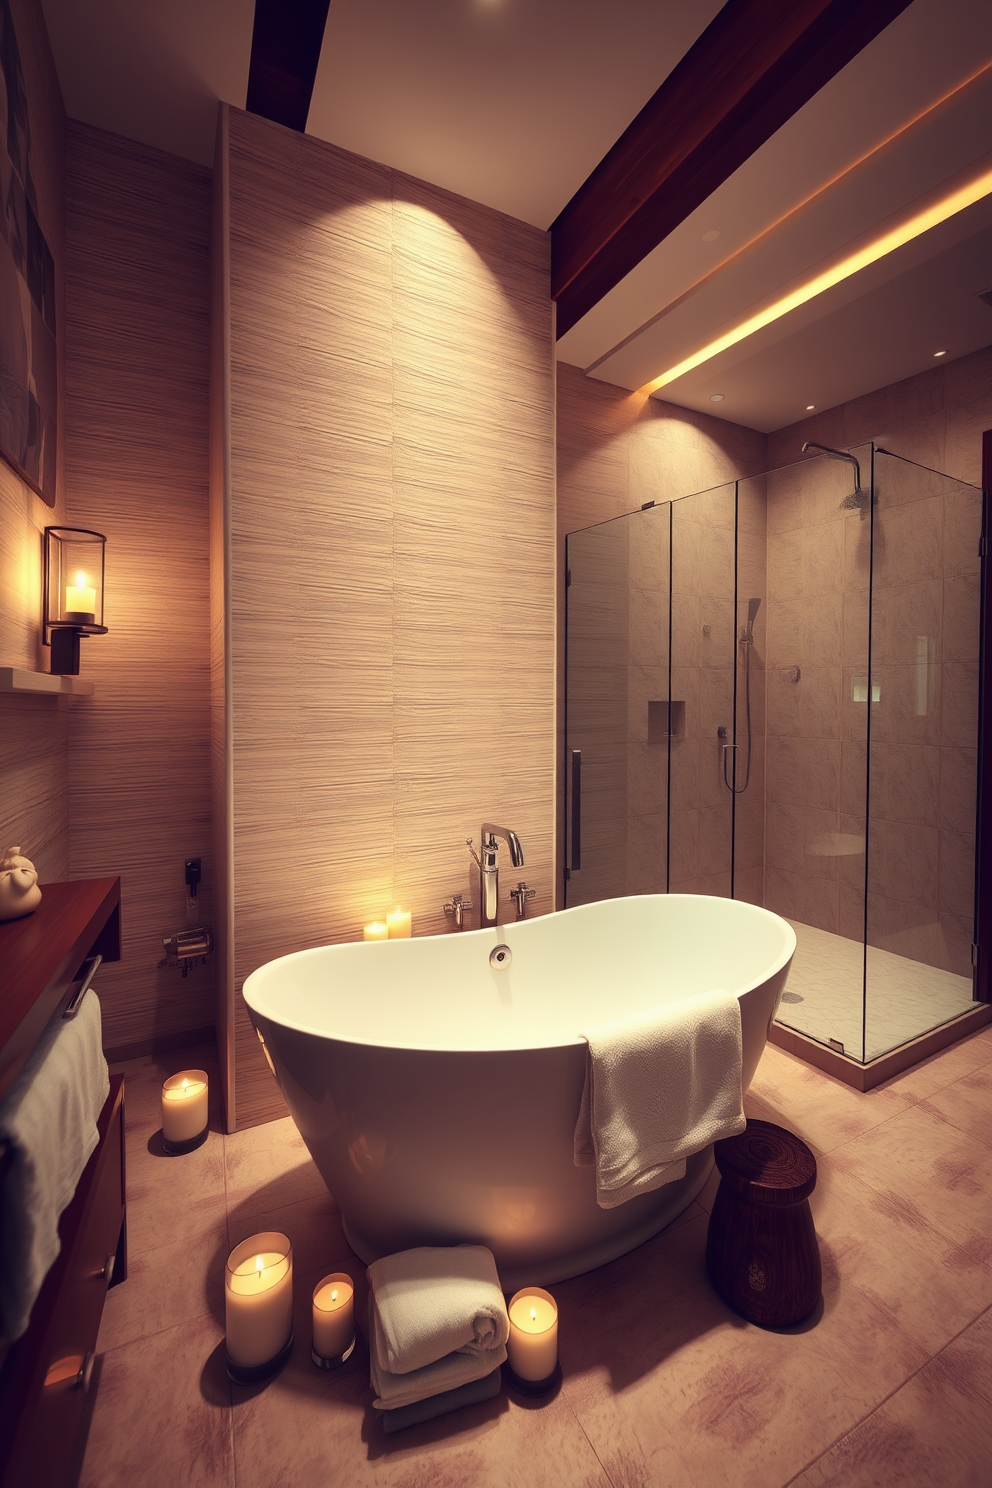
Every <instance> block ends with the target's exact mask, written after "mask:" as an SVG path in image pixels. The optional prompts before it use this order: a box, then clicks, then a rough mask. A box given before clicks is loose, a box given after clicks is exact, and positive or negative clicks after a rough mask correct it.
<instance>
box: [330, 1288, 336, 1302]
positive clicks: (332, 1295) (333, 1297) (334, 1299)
mask: <svg viewBox="0 0 992 1488" xmlns="http://www.w3.org/2000/svg"><path fill="white" fill-rule="evenodd" d="M337 1300H338V1289H337V1287H333V1288H332V1289H331V1301H332V1302H336V1301H337Z"/></svg>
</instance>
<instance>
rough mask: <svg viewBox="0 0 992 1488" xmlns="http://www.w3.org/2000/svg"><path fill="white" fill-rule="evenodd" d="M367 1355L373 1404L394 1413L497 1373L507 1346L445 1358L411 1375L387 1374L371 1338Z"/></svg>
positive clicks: (414, 1371) (387, 1371) (448, 1355)
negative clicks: (495, 1370) (374, 1396)
mask: <svg viewBox="0 0 992 1488" xmlns="http://www.w3.org/2000/svg"><path fill="white" fill-rule="evenodd" d="M369 1355H370V1377H371V1382H372V1388H373V1390H374V1391H375V1395H376V1398H375V1400H374V1401H373V1402H372V1403H373V1405H374V1406H375V1408H376V1410H396V1409H397V1407H399V1406H401V1405H413V1404H414V1402H415V1401H417V1400H429V1399H430V1398H431V1396H432V1395H440V1394H442V1393H444V1392H445V1391H448V1390H457V1389H458V1387H459V1386H460V1385H467V1384H470V1383H471V1381H472V1380H478V1379H483V1378H484V1377H485V1376H486V1375H488V1374H491V1373H492V1371H493V1370H494V1369H498V1368H499V1366H500V1365H501V1364H502V1363H503V1361H504V1360H505V1358H506V1345H505V1344H500V1345H499V1347H498V1348H493V1349H484V1350H483V1351H482V1352H481V1353H477V1354H463V1353H456V1354H445V1356H444V1358H443V1359H436V1360H435V1361H434V1363H433V1364H425V1365H424V1367H423V1368H422V1369H414V1370H413V1371H412V1372H411V1373H410V1374H390V1372H389V1370H388V1369H384V1368H383V1367H382V1364H381V1362H380V1360H379V1357H378V1352H377V1350H376V1347H375V1339H374V1336H373V1340H372V1346H371V1348H370V1349H369Z"/></svg>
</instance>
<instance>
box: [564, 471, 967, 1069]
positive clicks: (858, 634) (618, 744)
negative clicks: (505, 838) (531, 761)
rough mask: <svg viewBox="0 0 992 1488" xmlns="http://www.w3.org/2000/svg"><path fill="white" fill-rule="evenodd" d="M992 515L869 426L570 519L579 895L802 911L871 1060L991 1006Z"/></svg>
mask: <svg viewBox="0 0 992 1488" xmlns="http://www.w3.org/2000/svg"><path fill="white" fill-rule="evenodd" d="M983 517H984V498H983V493H982V492H981V491H980V490H978V489H976V488H975V487H972V486H968V485H965V484H963V483H962V482H960V481H957V480H954V479H952V478H951V477H949V476H946V475H942V474H941V473H939V472H937V471H933V470H928V469H925V468H924V467H922V466H920V465H916V464H914V463H912V462H911V461H908V460H905V459H902V458H900V457H899V456H897V455H894V454H891V453H889V452H887V451H884V450H881V449H878V448H876V447H874V446H871V445H866V446H863V447H861V448H855V449H853V450H851V451H848V452H836V451H835V452H829V451H828V452H822V453H817V454H815V455H814V454H813V453H812V449H811V457H810V458H807V459H805V460H803V461H802V462H800V463H798V464H796V465H791V466H787V467H785V468H783V469H780V470H774V471H770V472H768V473H766V474H764V475H761V476H757V477H753V478H750V479H746V480H739V481H734V482H731V483H729V484H727V485H724V486H720V487H717V488H715V489H713V490H709V491H703V492H700V493H697V494H695V495H691V496H685V497H682V498H680V499H677V500H658V501H656V502H655V504H653V505H651V506H649V507H648V508H646V509H642V510H640V511H636V512H633V513H631V514H629V515H627V516H623V517H618V518H616V519H614V520H612V521H609V522H604V523H601V524H599V525H597V526H594V527H589V528H586V529H584V530H582V531H578V532H573V533H571V534H569V536H568V539H567V545H566V554H567V556H566V565H567V576H566V582H567V587H566V604H567V611H566V614H567V626H566V696H565V744H566V749H565V766H566V768H565V784H566V803H565V804H566V810H565V823H566V840H565V862H566V870H565V875H566V877H565V903H566V905H573V904H582V903H587V902H589V901H590V900H594V899H602V898H610V897H614V896H618V895H624V894H641V893H705V894H719V895H726V896H729V897H733V898H738V899H746V900H749V901H750V902H751V903H754V904H761V905H764V906H765V907H766V908H768V909H771V910H774V911H776V912H777V913H778V914H781V915H784V916H785V917H786V918H787V919H788V920H789V921H790V922H791V923H792V925H793V927H794V928H795V931H796V935H797V939H798V949H797V953H796V957H795V961H794V963H793V969H792V973H791V975H790V979H789V985H788V988H787V990H786V992H785V994H784V996H783V1000H782V1004H781V1006H780V1009H779V1013H778V1021H779V1022H780V1023H783V1024H784V1025H785V1026H786V1027H790V1028H793V1029H795V1030H796V1031H798V1032H800V1033H802V1034H804V1035H806V1036H807V1037H808V1038H812V1039H814V1040H816V1041H817V1042H819V1043H822V1044H825V1045H827V1046H829V1047H831V1048H833V1049H835V1050H836V1051H838V1052H840V1053H843V1054H845V1055H847V1056H849V1057H851V1058H853V1059H855V1060H857V1061H859V1062H862V1063H865V1062H867V1061H870V1060H872V1059H875V1058H877V1057H878V1056H880V1055H882V1054H884V1053H886V1052H888V1051H890V1050H892V1049H894V1048H897V1047H900V1046H901V1045H903V1044H905V1043H907V1042H909V1041H910V1040H913V1039H915V1038H918V1037H919V1036H921V1035H922V1034H924V1033H926V1032H928V1031H929V1030H930V1029H932V1028H934V1027H936V1026H938V1025H940V1024H942V1023H946V1022H948V1021H949V1020H951V1019H953V1018H956V1017H957V1016H959V1014H961V1013H962V1012H965V1011H968V1010H969V1009H971V1008H972V1007H973V1005H974V1002H973V998H974V992H973V963H974V954H975V953H974V946H975V911H976V903H975V896H976V888H975V881H976V873H975V864H976V845H977V832H976V819H977V779H978V745H979V737H978V735H979V717H978V699H979V661H980V656H979V651H980V637H981V614H982V560H981V557H980V549H981V545H982V534H983Z"/></svg>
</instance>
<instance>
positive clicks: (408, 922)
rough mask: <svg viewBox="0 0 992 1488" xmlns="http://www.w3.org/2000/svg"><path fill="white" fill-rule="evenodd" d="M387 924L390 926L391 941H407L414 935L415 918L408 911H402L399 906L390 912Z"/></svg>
mask: <svg viewBox="0 0 992 1488" xmlns="http://www.w3.org/2000/svg"><path fill="white" fill-rule="evenodd" d="M386 924H387V925H388V926H389V938H390V940H405V939H406V938H407V937H408V936H409V935H412V933H413V917H412V915H411V914H410V911H409V910H408V909H402V908H401V907H400V906H399V905H397V906H396V908H395V909H391V910H390V911H389V913H388V914H387V916H386Z"/></svg>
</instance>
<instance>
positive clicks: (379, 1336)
mask: <svg viewBox="0 0 992 1488" xmlns="http://www.w3.org/2000/svg"><path fill="white" fill-rule="evenodd" d="M368 1279H369V1286H370V1288H371V1295H370V1298H369V1314H370V1326H369V1343H370V1348H369V1353H370V1359H371V1379H372V1388H373V1389H374V1390H375V1393H376V1401H375V1405H376V1409H377V1410H394V1409H397V1408H399V1407H402V1406H409V1405H412V1404H414V1403H415V1402H416V1401H420V1400H427V1399H429V1398H431V1397H433V1396H435V1395H440V1394H441V1393H442V1392H447V1391H453V1390H457V1389H458V1388H459V1387H460V1386H462V1385H466V1384H470V1383H472V1382H473V1381H475V1380H481V1379H483V1378H485V1377H486V1376H487V1375H490V1374H491V1373H492V1372H493V1370H494V1369H497V1368H498V1367H499V1365H500V1364H502V1362H503V1360H504V1359H505V1358H506V1340H507V1338H508V1337H509V1334H510V1320H509V1318H508V1316H507V1312H506V1304H505V1302H504V1301H503V1293H502V1291H501V1290H500V1285H499V1277H498V1275H497V1273H496V1262H495V1261H494V1260H493V1256H492V1252H491V1251H489V1250H487V1249H486V1248H485V1246H483V1245H453V1246H420V1247H418V1248H417V1249H415V1250H404V1251H401V1252H400V1253H399V1254H398V1255H392V1256H385V1257H384V1258H383V1259H382V1260H381V1261H374V1262H373V1264H372V1265H371V1266H370V1267H369V1269H368Z"/></svg>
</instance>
